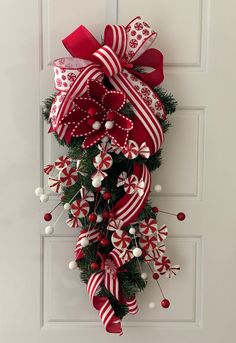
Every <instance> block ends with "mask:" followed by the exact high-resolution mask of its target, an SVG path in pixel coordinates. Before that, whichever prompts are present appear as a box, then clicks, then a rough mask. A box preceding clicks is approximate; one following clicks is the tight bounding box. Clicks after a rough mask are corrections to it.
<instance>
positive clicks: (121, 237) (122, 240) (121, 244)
mask: <svg viewBox="0 0 236 343" xmlns="http://www.w3.org/2000/svg"><path fill="white" fill-rule="evenodd" d="M111 242H112V244H113V246H114V247H115V248H117V249H120V250H123V249H127V248H128V246H129V244H130V242H131V238H130V236H129V235H128V233H127V232H126V231H123V230H116V231H115V232H114V233H113V234H112V236H111Z"/></svg>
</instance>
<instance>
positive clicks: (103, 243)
mask: <svg viewBox="0 0 236 343" xmlns="http://www.w3.org/2000/svg"><path fill="white" fill-rule="evenodd" d="M100 244H101V246H102V247H108V245H109V240H108V239H107V238H102V239H101V241H100Z"/></svg>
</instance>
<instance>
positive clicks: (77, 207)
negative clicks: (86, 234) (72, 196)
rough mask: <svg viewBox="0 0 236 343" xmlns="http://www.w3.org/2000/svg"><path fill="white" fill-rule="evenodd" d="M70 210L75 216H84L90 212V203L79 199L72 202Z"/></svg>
mask: <svg viewBox="0 0 236 343" xmlns="http://www.w3.org/2000/svg"><path fill="white" fill-rule="evenodd" d="M70 210H71V213H72V215H73V216H74V217H78V218H84V217H86V216H87V215H88V213H89V204H88V202H87V201H85V200H83V199H78V200H75V201H74V202H72V204H71V207H70Z"/></svg>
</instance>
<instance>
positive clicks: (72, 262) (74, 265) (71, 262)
mask: <svg viewBox="0 0 236 343" xmlns="http://www.w3.org/2000/svg"><path fill="white" fill-rule="evenodd" d="M77 268H78V265H77V263H76V261H70V263H69V269H70V270H75V269H77Z"/></svg>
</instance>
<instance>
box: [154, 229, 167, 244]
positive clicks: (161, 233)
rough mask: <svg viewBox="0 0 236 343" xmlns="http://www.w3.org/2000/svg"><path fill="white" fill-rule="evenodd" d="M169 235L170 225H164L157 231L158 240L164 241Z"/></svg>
mask: <svg viewBox="0 0 236 343" xmlns="http://www.w3.org/2000/svg"><path fill="white" fill-rule="evenodd" d="M167 235H168V227H167V226H166V225H162V226H161V227H160V228H159V229H158V231H157V240H158V242H162V241H164V240H165V239H166V237H167Z"/></svg>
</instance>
